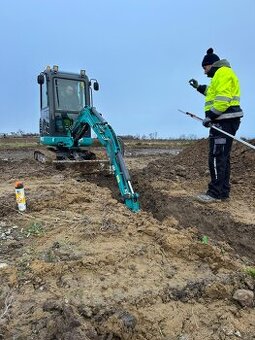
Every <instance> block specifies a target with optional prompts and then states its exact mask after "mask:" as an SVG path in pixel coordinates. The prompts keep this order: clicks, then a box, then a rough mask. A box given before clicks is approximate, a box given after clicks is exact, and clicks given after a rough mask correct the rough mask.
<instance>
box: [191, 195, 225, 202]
mask: <svg viewBox="0 0 255 340" xmlns="http://www.w3.org/2000/svg"><path fill="white" fill-rule="evenodd" d="M196 199H197V200H198V201H199V202H201V203H214V202H220V201H221V199H219V198H215V197H212V196H210V195H208V194H199V195H197V196H196Z"/></svg>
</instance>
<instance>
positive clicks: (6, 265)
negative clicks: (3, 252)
mask: <svg viewBox="0 0 255 340" xmlns="http://www.w3.org/2000/svg"><path fill="white" fill-rule="evenodd" d="M6 267H8V264H7V263H0V269H2V268H6Z"/></svg>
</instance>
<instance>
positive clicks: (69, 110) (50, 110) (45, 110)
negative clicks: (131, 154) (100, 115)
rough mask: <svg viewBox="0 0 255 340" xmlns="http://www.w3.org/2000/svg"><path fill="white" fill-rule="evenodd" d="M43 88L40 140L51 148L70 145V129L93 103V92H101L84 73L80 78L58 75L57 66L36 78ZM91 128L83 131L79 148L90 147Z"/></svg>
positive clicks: (85, 128)
mask: <svg viewBox="0 0 255 340" xmlns="http://www.w3.org/2000/svg"><path fill="white" fill-rule="evenodd" d="M37 82H38V84H39V85H40V140H41V143H42V144H44V145H48V146H57V147H58V146H61V145H62V146H63V147H65V146H67V147H68V145H69V137H70V129H71V126H72V125H73V123H74V122H75V121H76V119H77V117H78V115H79V113H80V111H81V110H82V109H83V108H84V107H85V106H90V105H91V102H92V91H91V90H92V89H91V85H92V84H93V88H94V90H98V89H99V85H98V82H97V81H93V82H92V81H90V80H89V79H88V77H87V75H86V73H85V70H81V71H80V73H79V74H74V73H68V72H59V70H58V66H53V68H50V67H47V68H46V69H45V71H43V72H41V73H40V74H39V75H38V77H37ZM92 142H93V140H92V138H91V128H90V126H89V125H86V127H84V134H83V137H82V140H80V141H79V144H80V146H81V145H83V146H86V145H91V144H92Z"/></svg>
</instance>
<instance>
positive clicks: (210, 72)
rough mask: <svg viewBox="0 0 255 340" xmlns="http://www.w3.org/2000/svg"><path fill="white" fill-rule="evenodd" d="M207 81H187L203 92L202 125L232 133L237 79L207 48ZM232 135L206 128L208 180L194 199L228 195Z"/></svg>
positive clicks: (240, 114) (239, 113)
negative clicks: (205, 187)
mask: <svg viewBox="0 0 255 340" xmlns="http://www.w3.org/2000/svg"><path fill="white" fill-rule="evenodd" d="M202 67H203V69H204V73H205V74H206V75H207V77H209V78H212V79H211V83H210V85H208V86H206V85H199V84H198V82H197V81H196V80H195V79H191V80H190V81H189V84H190V85H191V86H193V87H194V88H195V89H197V91H198V92H200V93H202V94H203V95H205V119H204V120H203V125H204V126H205V127H207V128H208V127H211V125H212V124H213V125H215V126H217V127H218V128H220V129H222V130H224V131H226V132H228V133H230V134H231V135H235V134H236V131H237V130H238V128H239V125H240V120H241V117H243V111H242V109H241V107H240V85H239V80H238V78H237V76H236V74H235V73H234V71H233V70H232V69H231V67H230V64H229V62H228V61H227V60H226V59H220V58H219V57H218V56H217V55H216V54H214V53H213V49H212V48H209V49H208V50H207V54H206V55H205V56H204V58H203V61H202ZM232 143H233V139H232V138H231V137H228V136H226V135H224V134H223V133H221V132H219V131H217V130H215V129H213V128H210V131H209V170H210V175H211V181H210V183H209V184H208V190H207V192H206V193H205V194H200V195H198V196H197V199H198V200H199V201H201V202H203V203H210V202H215V201H220V200H224V199H227V198H229V193H230V183H229V180H230V152H231V147H232Z"/></svg>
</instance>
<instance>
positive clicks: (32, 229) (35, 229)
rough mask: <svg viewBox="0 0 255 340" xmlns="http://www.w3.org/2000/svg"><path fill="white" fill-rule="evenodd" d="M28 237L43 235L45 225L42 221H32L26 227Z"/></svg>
mask: <svg viewBox="0 0 255 340" xmlns="http://www.w3.org/2000/svg"><path fill="white" fill-rule="evenodd" d="M25 234H26V237H29V236H31V235H32V236H42V235H43V234H44V229H43V225H42V223H41V222H32V223H31V224H30V225H28V227H27V228H26V229H25Z"/></svg>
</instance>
